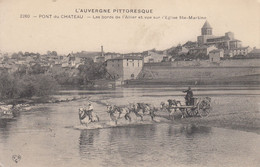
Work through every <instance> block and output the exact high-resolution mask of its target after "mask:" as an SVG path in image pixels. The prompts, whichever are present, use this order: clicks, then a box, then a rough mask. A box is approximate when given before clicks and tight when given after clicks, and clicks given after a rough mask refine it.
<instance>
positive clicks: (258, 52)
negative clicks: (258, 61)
mask: <svg viewBox="0 0 260 167" xmlns="http://www.w3.org/2000/svg"><path fill="white" fill-rule="evenodd" d="M248 57H258V58H260V49H256V48H254V49H253V50H252V51H251V52H250V53H248Z"/></svg>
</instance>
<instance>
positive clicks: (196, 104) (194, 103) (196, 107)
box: [169, 97, 212, 117]
mask: <svg viewBox="0 0 260 167" xmlns="http://www.w3.org/2000/svg"><path fill="white" fill-rule="evenodd" d="M169 109H174V110H175V111H176V110H178V109H179V110H180V111H181V112H182V113H183V114H184V113H186V115H188V116H197V115H198V114H199V115H200V116H201V117H206V116H208V114H209V113H210V111H211V110H212V108H211V98H209V97H201V98H192V100H191V105H171V106H169Z"/></svg>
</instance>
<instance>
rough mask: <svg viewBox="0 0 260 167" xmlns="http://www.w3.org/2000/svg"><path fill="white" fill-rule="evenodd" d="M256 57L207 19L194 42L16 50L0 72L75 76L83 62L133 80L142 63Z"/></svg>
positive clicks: (2, 57) (0, 56) (0, 58)
mask: <svg viewBox="0 0 260 167" xmlns="http://www.w3.org/2000/svg"><path fill="white" fill-rule="evenodd" d="M252 58H260V49H256V48H251V47H250V46H243V45H242V41H240V40H239V39H236V38H235V35H234V33H233V32H226V33H225V34H224V35H223V36H215V35H213V28H212V27H211V25H210V24H209V22H208V21H206V22H205V23H204V25H203V26H202V28H201V34H200V35H199V36H198V37H197V41H187V42H186V43H184V44H179V45H177V46H174V47H171V48H169V49H166V50H162V51H158V50H156V49H152V50H148V51H143V52H137V53H128V54H121V53H112V52H104V49H103V46H101V51H100V52H86V51H82V52H77V53H73V52H72V53H69V54H67V55H59V54H58V53H57V52H56V51H48V52H47V53H46V54H43V55H41V54H39V53H29V52H25V53H23V52H18V53H12V54H8V53H2V52H1V53H0V71H7V72H10V73H12V72H16V71H24V72H25V73H30V71H33V70H34V71H35V70H38V73H61V72H62V71H63V72H67V73H68V75H69V77H72V76H77V75H78V73H79V68H81V67H82V66H83V65H86V61H93V63H95V64H98V65H100V66H104V67H105V68H106V72H105V73H106V78H109V79H121V80H128V79H136V78H137V77H138V75H139V73H140V71H141V70H142V68H143V65H144V64H155V63H157V64H158V63H165V62H177V61H207V62H209V63H215V64H216V63H218V62H220V61H225V60H229V59H245V60H246V59H252Z"/></svg>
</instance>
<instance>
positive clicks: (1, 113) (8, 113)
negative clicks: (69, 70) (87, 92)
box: [0, 95, 89, 119]
mask: <svg viewBox="0 0 260 167" xmlns="http://www.w3.org/2000/svg"><path fill="white" fill-rule="evenodd" d="M88 98H89V97H87V96H82V95H78V96H76V95H75V96H72V97H71V96H58V95H56V96H54V95H53V96H49V97H41V98H36V97H35V98H31V99H9V100H5V101H2V102H0V119H10V118H14V117H16V116H17V115H18V114H19V113H20V112H26V111H30V110H31V109H32V107H33V106H37V105H41V104H55V103H64V102H72V101H76V100H83V99H88Z"/></svg>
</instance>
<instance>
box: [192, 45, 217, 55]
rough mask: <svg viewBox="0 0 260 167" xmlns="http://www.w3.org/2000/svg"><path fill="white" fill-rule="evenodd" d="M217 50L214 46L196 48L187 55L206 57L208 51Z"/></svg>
mask: <svg viewBox="0 0 260 167" xmlns="http://www.w3.org/2000/svg"><path fill="white" fill-rule="evenodd" d="M215 49H218V48H216V47H215V46H206V45H204V46H201V47H196V48H192V49H190V50H189V54H194V55H195V54H204V55H208V54H209V52H210V51H212V50H215Z"/></svg>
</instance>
